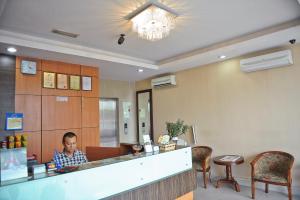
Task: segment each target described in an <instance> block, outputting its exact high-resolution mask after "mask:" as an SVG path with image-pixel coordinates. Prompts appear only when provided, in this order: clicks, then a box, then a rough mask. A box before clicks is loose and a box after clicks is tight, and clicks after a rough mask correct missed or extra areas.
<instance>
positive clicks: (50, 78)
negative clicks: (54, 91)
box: [43, 72, 55, 88]
mask: <svg viewBox="0 0 300 200" xmlns="http://www.w3.org/2000/svg"><path fill="white" fill-rule="evenodd" d="M43 87H44V88H55V73H53V72H44V76H43Z"/></svg>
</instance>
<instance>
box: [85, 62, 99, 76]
mask: <svg viewBox="0 0 300 200" xmlns="http://www.w3.org/2000/svg"><path fill="white" fill-rule="evenodd" d="M81 75H82V76H94V77H97V78H98V77H99V68H97V67H89V66H83V65H81Z"/></svg>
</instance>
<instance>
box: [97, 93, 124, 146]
mask: <svg viewBox="0 0 300 200" xmlns="http://www.w3.org/2000/svg"><path fill="white" fill-rule="evenodd" d="M99 104H100V130H101V133H100V146H102V147H118V146H119V106H118V105H119V100H118V99H117V98H100V102H99Z"/></svg>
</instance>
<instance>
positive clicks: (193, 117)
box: [136, 44, 300, 186]
mask: <svg viewBox="0 0 300 200" xmlns="http://www.w3.org/2000/svg"><path fill="white" fill-rule="evenodd" d="M287 48H289V47H287ZM292 50H293V55H294V65H293V66H290V67H282V68H277V69H270V70H265V71H258V72H253V73H244V72H241V71H240V68H239V60H240V58H237V59H231V60H228V61H224V62H220V63H215V64H211V65H207V66H203V67H197V68H193V69H190V70H185V71H181V72H178V73H177V74H176V80H177V86H176V87H173V88H164V89H154V90H153V105H154V107H153V109H154V110H153V117H154V134H155V138H156V139H157V137H158V135H159V134H161V133H163V132H166V131H165V122H166V121H175V120H176V119H177V118H181V119H183V120H184V121H185V122H186V123H188V124H190V125H195V126H196V128H197V136H196V137H197V140H198V143H199V144H200V145H209V146H211V147H212V148H213V150H214V152H213V156H217V155H221V154H241V155H243V156H244V157H245V159H246V163H245V164H243V165H242V166H238V167H234V168H233V170H234V172H233V173H234V174H235V176H236V177H238V178H240V179H244V178H245V179H248V178H249V176H250V165H249V162H250V160H251V159H253V157H254V156H255V155H256V154H258V153H260V152H262V151H267V150H282V151H286V152H289V153H291V154H293V155H294V156H295V165H294V172H293V179H294V184H293V186H300V45H299V44H298V45H295V46H293V47H292ZM251 56H252V55H251ZM247 57H249V55H248V56H247ZM136 87H137V89H138V90H140V89H146V88H149V80H146V81H141V82H138V83H137V85H136ZM214 169H215V172H216V173H217V175H220V174H221V173H223V170H224V169H223V168H219V167H216V166H214Z"/></svg>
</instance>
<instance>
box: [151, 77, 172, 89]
mask: <svg viewBox="0 0 300 200" xmlns="http://www.w3.org/2000/svg"><path fill="white" fill-rule="evenodd" d="M173 85H176V79H175V75H169V76H163V77H159V78H155V79H152V80H151V86H152V88H159V87H166V86H173Z"/></svg>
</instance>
